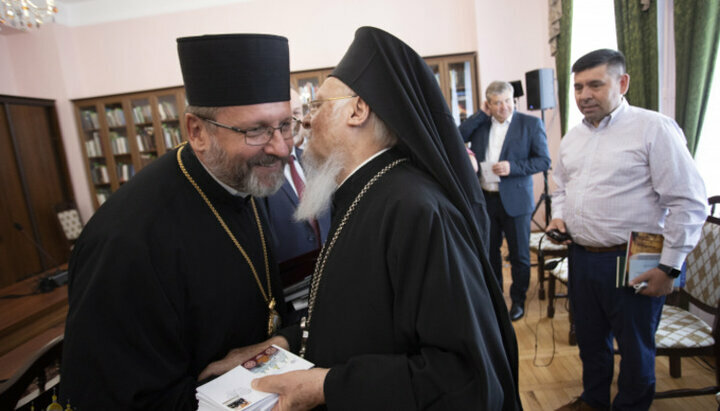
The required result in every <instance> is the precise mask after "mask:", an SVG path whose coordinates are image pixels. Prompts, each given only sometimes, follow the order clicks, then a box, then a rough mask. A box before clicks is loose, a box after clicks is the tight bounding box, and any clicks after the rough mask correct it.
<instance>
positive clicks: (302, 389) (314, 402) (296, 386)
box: [252, 368, 329, 411]
mask: <svg viewBox="0 0 720 411" xmlns="http://www.w3.org/2000/svg"><path fill="white" fill-rule="evenodd" d="M328 371H329V369H327V368H313V369H310V370H307V371H291V372H288V373H285V374H278V375H269V376H267V377H263V378H258V379H255V380H253V382H252V388H253V389H254V390H257V391H263V392H274V393H277V394H278V395H279V397H278V402H277V404H275V407H273V409H272V411H288V410H293V411H296V410H297V411H301V410H309V409H312V408H315V407H317V406H318V405H320V404H324V403H325V393H324V391H323V384H324V383H325V376H326V375H327V373H328Z"/></svg>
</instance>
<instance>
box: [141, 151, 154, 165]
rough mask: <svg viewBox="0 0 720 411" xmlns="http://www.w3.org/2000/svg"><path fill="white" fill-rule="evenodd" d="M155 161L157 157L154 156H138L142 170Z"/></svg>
mask: <svg viewBox="0 0 720 411" xmlns="http://www.w3.org/2000/svg"><path fill="white" fill-rule="evenodd" d="M155 159H157V156H156V155H155V154H150V153H144V154H140V165H141V166H142V168H145V166H147V165H148V164H150V163H152V162H153V161H154V160H155Z"/></svg>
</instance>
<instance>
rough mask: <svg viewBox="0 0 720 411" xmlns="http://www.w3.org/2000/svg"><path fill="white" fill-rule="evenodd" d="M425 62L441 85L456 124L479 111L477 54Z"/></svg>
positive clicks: (428, 58) (427, 59)
mask: <svg viewBox="0 0 720 411" xmlns="http://www.w3.org/2000/svg"><path fill="white" fill-rule="evenodd" d="M425 62H426V63H427V64H428V66H430V69H431V70H432V71H433V72H434V73H435V78H436V79H437V81H438V83H440V89H442V92H443V96H445V101H446V102H447V104H448V107H450V112H451V113H452V116H453V118H454V119H455V124H457V125H460V123H462V122H463V121H465V119H467V118H468V117H470V116H471V115H473V113H475V112H476V111H478V109H479V102H480V100H479V96H478V92H477V88H478V86H477V70H476V69H475V53H468V54H456V55H450V56H438V57H425Z"/></svg>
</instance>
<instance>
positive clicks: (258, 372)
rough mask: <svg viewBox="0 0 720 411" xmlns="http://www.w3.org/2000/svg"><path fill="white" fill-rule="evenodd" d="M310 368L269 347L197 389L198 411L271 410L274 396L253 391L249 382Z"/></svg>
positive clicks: (309, 364)
mask: <svg viewBox="0 0 720 411" xmlns="http://www.w3.org/2000/svg"><path fill="white" fill-rule="evenodd" d="M312 367H313V364H312V363H311V362H309V361H307V360H305V359H304V358H300V357H298V356H296V355H295V354H293V353H291V352H289V351H286V350H284V349H282V348H280V347H278V346H276V345H272V346H270V347H268V348H266V349H265V350H263V351H262V352H260V353H258V354H257V355H256V356H255V357H253V358H252V359H250V360H248V361H246V362H245V363H243V364H242V365H239V366H237V367H235V368H233V369H232V370H230V371H228V372H227V373H225V374H223V375H221V376H220V377H218V378H216V379H214V380H212V381H210V382H208V383H206V384H203V385H201V386H200V387H198V388H197V392H196V393H195V397H196V398H197V399H198V402H199V408H198V410H199V411H211V410H240V409H241V410H245V411H248V410H253V411H255V410H270V409H272V407H273V406H274V405H275V403H276V402H277V400H278V396H277V394H271V393H266V392H261V391H255V390H253V389H252V388H250V383H251V382H252V380H254V379H256V378H260V377H264V376H266V375H273V374H282V373H286V372H289V371H297V370H307V369H310V368H312Z"/></svg>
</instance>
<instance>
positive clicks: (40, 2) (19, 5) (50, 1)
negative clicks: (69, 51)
mask: <svg viewBox="0 0 720 411" xmlns="http://www.w3.org/2000/svg"><path fill="white" fill-rule="evenodd" d="M55 14H57V7H55V0H36V1H32V0H0V23H2V24H5V25H6V26H10V27H14V28H16V29H20V30H28V29H31V28H33V27H35V28H37V27H40V25H42V24H43V23H45V22H46V20H47V19H49V20H51V21H55Z"/></svg>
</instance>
